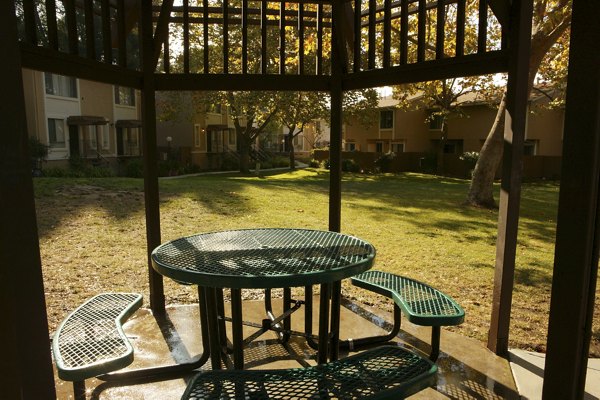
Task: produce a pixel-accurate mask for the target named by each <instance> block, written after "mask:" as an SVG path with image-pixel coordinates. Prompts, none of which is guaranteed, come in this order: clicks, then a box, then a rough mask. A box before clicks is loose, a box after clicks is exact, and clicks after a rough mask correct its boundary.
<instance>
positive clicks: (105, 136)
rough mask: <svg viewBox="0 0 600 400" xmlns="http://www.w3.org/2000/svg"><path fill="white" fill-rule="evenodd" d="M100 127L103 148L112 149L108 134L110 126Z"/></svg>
mask: <svg viewBox="0 0 600 400" xmlns="http://www.w3.org/2000/svg"><path fill="white" fill-rule="evenodd" d="M98 129H100V141H101V142H102V150H108V149H110V136H109V134H108V126H107V125H101V126H100V127H99V128H98Z"/></svg>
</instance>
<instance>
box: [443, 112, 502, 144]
mask: <svg viewBox="0 0 600 400" xmlns="http://www.w3.org/2000/svg"><path fill="white" fill-rule="evenodd" d="M463 112H464V114H465V116H463V117H450V118H449V119H448V139H450V140H460V139H462V141H463V151H479V150H481V146H482V145H483V141H484V140H485V138H486V136H487V134H488V132H489V130H490V128H491V127H492V124H493V122H494V118H495V117H496V110H495V109H492V108H491V107H488V106H486V105H477V106H470V107H463Z"/></svg>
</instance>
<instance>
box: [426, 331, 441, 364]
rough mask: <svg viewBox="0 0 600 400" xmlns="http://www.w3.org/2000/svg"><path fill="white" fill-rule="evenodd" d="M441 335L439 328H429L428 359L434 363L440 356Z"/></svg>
mask: <svg viewBox="0 0 600 400" xmlns="http://www.w3.org/2000/svg"><path fill="white" fill-rule="evenodd" d="M441 334H442V331H441V328H440V327H439V326H432V327H431V354H430V355H429V359H430V360H431V361H433V362H435V361H436V360H437V359H438V357H439V355H440V336H441Z"/></svg>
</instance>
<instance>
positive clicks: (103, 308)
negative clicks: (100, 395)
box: [52, 293, 142, 399]
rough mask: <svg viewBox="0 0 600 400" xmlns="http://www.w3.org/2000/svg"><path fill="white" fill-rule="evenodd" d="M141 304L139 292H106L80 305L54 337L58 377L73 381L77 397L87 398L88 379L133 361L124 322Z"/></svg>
mask: <svg viewBox="0 0 600 400" xmlns="http://www.w3.org/2000/svg"><path fill="white" fill-rule="evenodd" d="M141 305H142V295H140V294H137V293H103V294H99V295H97V296H94V297H92V298H91V299H89V300H88V301H86V302H85V303H84V304H82V305H81V306H79V307H78V308H77V309H76V310H75V311H73V312H72V313H71V314H69V316H68V317H67V318H66V319H65V320H64V321H63V322H62V324H61V325H60V326H59V328H58V330H57V331H56V333H55V334H54V337H53V339H52V352H53V355H54V360H55V363H56V369H57V371H58V377H59V378H60V379H63V380H65V381H73V389H74V391H75V398H76V399H85V383H84V381H85V379H87V378H91V377H94V376H98V375H102V374H106V373H108V372H112V371H116V370H118V369H121V368H124V367H126V366H127V365H129V364H131V363H132V362H133V347H132V346H131V344H130V343H129V340H128V339H127V337H126V336H125V334H124V333H123V328H122V324H123V323H124V322H125V321H126V320H127V318H129V316H131V315H132V314H133V313H134V312H135V311H136V310H137V309H138V308H140V306H141Z"/></svg>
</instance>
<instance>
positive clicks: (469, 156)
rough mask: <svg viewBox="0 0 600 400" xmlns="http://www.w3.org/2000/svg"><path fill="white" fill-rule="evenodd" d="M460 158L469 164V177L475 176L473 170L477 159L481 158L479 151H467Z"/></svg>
mask: <svg viewBox="0 0 600 400" xmlns="http://www.w3.org/2000/svg"><path fill="white" fill-rule="evenodd" d="M459 158H460V159H461V160H462V161H463V162H464V163H465V165H466V166H467V178H471V177H473V170H474V169H475V164H477V160H479V153H478V152H476V151H465V152H464V153H462V155H461V156H460V157H459Z"/></svg>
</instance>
